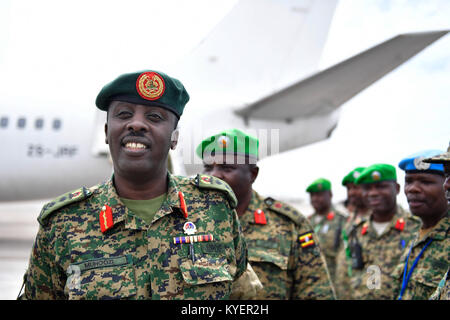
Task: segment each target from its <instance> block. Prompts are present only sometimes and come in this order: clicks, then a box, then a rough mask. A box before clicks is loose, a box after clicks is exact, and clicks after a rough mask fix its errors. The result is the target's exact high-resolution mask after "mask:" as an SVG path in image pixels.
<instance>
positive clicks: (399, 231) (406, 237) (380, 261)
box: [337, 206, 420, 300]
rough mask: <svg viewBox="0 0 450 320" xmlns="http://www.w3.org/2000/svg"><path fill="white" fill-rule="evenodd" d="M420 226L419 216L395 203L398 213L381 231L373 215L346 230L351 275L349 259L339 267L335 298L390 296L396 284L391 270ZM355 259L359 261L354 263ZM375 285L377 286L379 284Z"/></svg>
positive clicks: (379, 297) (378, 297)
mask: <svg viewBox="0 0 450 320" xmlns="http://www.w3.org/2000/svg"><path fill="white" fill-rule="evenodd" d="M419 226H420V221H419V219H417V218H416V217H413V216H412V215H411V214H410V213H409V212H406V211H405V210H403V209H402V208H401V207H399V206H397V213H396V214H395V215H394V217H393V218H392V220H391V222H390V224H389V225H388V226H387V227H386V230H385V231H384V232H383V233H382V234H381V235H378V234H377V233H376V231H375V229H374V227H373V225H372V219H369V220H367V221H365V222H363V221H361V222H360V223H359V224H358V225H357V226H356V227H355V228H354V229H353V230H352V232H351V233H350V234H349V240H348V241H349V248H350V253H351V256H352V263H353V266H352V269H351V276H349V275H348V266H349V261H348V260H346V263H345V265H343V266H340V267H339V268H338V274H337V278H338V279H339V281H338V287H339V294H340V295H339V296H338V298H339V299H355V300H358V299H363V300H366V299H375V300H384V299H393V297H394V292H395V291H396V289H397V288H396V283H395V280H394V279H393V278H392V276H391V273H392V271H393V269H394V268H395V266H396V265H397V264H398V262H399V259H400V257H401V255H402V253H403V251H404V249H405V248H406V247H407V246H408V243H410V241H412V239H413V237H414V235H415V233H416V232H417V230H418V229H419ZM358 244H359V246H360V248H361V259H358V251H359V250H358ZM341 255H342V251H341ZM357 262H360V263H361V264H360V265H359V266H357V265H356V264H357ZM378 268H379V269H378ZM378 272H379V274H378ZM378 276H380V277H378ZM371 280H375V282H373V281H371ZM378 280H379V281H378ZM377 285H380V287H379V288H378V286H377ZM369 287H372V289H370V288H369Z"/></svg>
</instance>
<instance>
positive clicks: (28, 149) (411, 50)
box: [0, 0, 448, 201]
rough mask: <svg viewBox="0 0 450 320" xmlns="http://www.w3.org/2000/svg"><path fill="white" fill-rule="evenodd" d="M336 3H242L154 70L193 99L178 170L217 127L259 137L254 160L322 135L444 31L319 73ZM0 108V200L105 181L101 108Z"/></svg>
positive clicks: (22, 101) (388, 44)
mask: <svg viewBox="0 0 450 320" xmlns="http://www.w3.org/2000/svg"><path fill="white" fill-rule="evenodd" d="M336 5H337V0H327V1H311V2H305V1H277V0H241V1H239V2H237V3H236V5H235V6H234V7H233V9H232V10H231V11H230V12H229V14H228V15H227V16H226V17H225V18H224V19H223V20H222V21H221V22H220V23H219V24H218V25H217V26H216V27H215V28H214V29H213V30H212V31H211V32H210V33H209V34H208V36H207V37H206V38H205V39H204V40H203V41H201V43H200V44H199V45H198V46H197V47H196V48H195V49H194V50H193V51H192V52H190V54H188V55H187V56H186V57H185V58H184V59H182V60H181V61H179V62H178V63H176V64H174V65H173V66H172V67H171V68H169V69H168V70H161V71H164V72H166V73H167V74H169V75H171V76H174V77H176V78H178V79H180V80H181V81H182V82H183V84H184V85H185V87H186V88H187V90H188V92H189V94H190V96H191V100H190V102H189V103H188V105H187V107H186V109H185V113H184V114H183V116H182V118H181V120H180V122H179V131H180V138H179V142H178V147H177V148H176V149H175V150H173V151H171V153H170V164H171V168H172V171H173V172H174V173H175V174H181V175H192V174H195V173H197V172H200V171H201V167H202V165H201V160H200V159H198V158H197V157H196V155H195V153H194V150H195V147H196V146H197V145H198V143H200V141H201V140H202V139H203V138H204V137H206V136H209V135H212V134H214V133H217V132H218V131H220V130H223V129H229V128H238V129H242V130H244V131H246V132H249V133H254V134H255V135H257V136H258V137H259V138H260V141H261V144H260V152H261V150H262V152H261V153H262V157H261V158H263V157H266V156H270V155H273V154H277V153H279V152H285V151H288V150H292V149H295V148H299V147H302V146H305V145H308V144H311V143H313V142H317V141H321V140H324V139H327V138H328V137H330V135H331V133H332V132H333V130H334V129H335V128H336V126H337V123H338V121H339V112H340V108H341V106H342V105H343V104H345V102H347V101H348V100H349V99H351V98H352V97H354V96H355V95H357V94H358V93H359V92H361V91H362V90H364V89H365V88H367V87H368V86H370V85H371V84H373V83H374V82H375V81H377V80H379V79H381V78H382V77H383V76H385V75H386V74H387V73H389V72H390V71H392V70H394V69H395V68H397V67H398V66H400V65H401V64H403V63H404V62H405V61H407V60H408V59H410V58H411V57H413V56H414V55H416V54H417V53H419V52H420V51H421V50H423V49H424V48H426V47H427V46H429V45H430V44H431V43H433V42H435V41H436V40H438V39H439V38H441V37H443V36H444V35H445V34H446V33H447V32H448V31H447V30H442V31H430V32H421V33H409V34H401V35H397V36H394V37H393V38H391V39H388V40H386V41H384V42H382V43H380V44H377V45H375V46H373V47H372V48H370V49H367V50H365V51H364V52H361V53H358V54H356V55H354V56H353V57H351V58H349V59H347V60H345V61H342V62H340V63H338V64H336V65H334V66H332V67H330V68H327V69H325V70H318V64H319V61H320V57H321V53H322V51H323V48H324V45H325V43H326V38H327V34H328V31H329V28H330V25H331V21H332V17H333V14H334V11H335V8H336ZM130 71H135V70H130ZM0 99H1V98H0ZM0 105H1V109H0V110H1V111H0V142H1V144H2V146H3V148H4V149H3V150H8V151H7V153H6V152H5V153H4V154H2V157H1V160H0V177H1V179H0V201H19V200H33V199H43V198H50V197H54V196H57V195H59V194H62V193H65V192H67V191H70V190H73V189H75V188H79V187H80V186H91V185H95V184H97V183H99V182H101V181H102V180H105V179H106V178H108V177H109V176H110V175H111V173H112V163H111V159H110V157H109V150H108V146H107V145H106V144H105V141H104V140H105V138H104V123H105V116H106V114H105V113H104V112H102V111H100V110H96V109H95V108H94V107H91V109H90V111H83V112H80V111H79V110H77V109H76V108H61V107H56V106H55V105H51V104H50V105H49V104H47V103H42V102H39V101H34V100H29V101H27V98H26V97H21V98H18V99H17V101H16V102H15V103H14V104H11V103H8V104H6V103H4V102H2V101H1V100H0ZM23 105H26V106H27V107H23ZM80 128H82V129H81V130H80Z"/></svg>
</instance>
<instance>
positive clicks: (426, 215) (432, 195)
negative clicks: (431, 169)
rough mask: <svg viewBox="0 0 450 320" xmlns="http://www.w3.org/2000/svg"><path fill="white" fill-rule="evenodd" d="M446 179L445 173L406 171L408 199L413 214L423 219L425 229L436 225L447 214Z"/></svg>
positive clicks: (406, 193)
mask: <svg viewBox="0 0 450 320" xmlns="http://www.w3.org/2000/svg"><path fill="white" fill-rule="evenodd" d="M444 180H445V179H444V176H443V175H442V176H441V175H437V174H430V173H411V172H406V175H405V195H406V199H407V200H408V204H409V208H410V210H411V212H412V214H414V215H415V216H418V217H419V218H420V219H421V220H422V228H423V229H428V228H431V227H433V226H435V225H436V224H437V223H438V222H439V220H441V219H442V218H443V217H444V216H445V215H446V214H447V210H448V204H447V199H446V198H445V193H444V190H443V188H442V185H443V184H444Z"/></svg>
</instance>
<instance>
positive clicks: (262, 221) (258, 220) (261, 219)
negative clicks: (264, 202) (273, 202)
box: [253, 209, 267, 224]
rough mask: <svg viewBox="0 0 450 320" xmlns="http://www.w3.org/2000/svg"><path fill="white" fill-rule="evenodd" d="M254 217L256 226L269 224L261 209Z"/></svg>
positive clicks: (254, 213) (256, 211)
mask: <svg viewBox="0 0 450 320" xmlns="http://www.w3.org/2000/svg"><path fill="white" fill-rule="evenodd" d="M253 216H254V219H255V223H256V224H267V220H266V216H265V215H264V211H262V210H261V209H257V210H255V212H253Z"/></svg>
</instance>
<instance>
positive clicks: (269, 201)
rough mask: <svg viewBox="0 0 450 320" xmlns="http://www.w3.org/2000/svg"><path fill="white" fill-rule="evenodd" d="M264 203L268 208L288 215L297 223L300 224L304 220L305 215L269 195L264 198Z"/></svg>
mask: <svg viewBox="0 0 450 320" xmlns="http://www.w3.org/2000/svg"><path fill="white" fill-rule="evenodd" d="M264 203H265V204H266V205H267V207H268V208H269V209H270V210H272V211H275V212H277V213H280V214H282V215H284V216H286V217H288V218H289V219H291V220H292V221H294V222H295V223H296V224H298V225H301V224H302V221H304V220H305V217H304V216H303V215H302V214H301V213H300V212H298V211H297V210H296V209H294V208H293V207H292V206H290V205H288V204H286V203H283V202H281V201H277V200H275V199H273V198H271V197H267V198H266V199H264Z"/></svg>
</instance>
